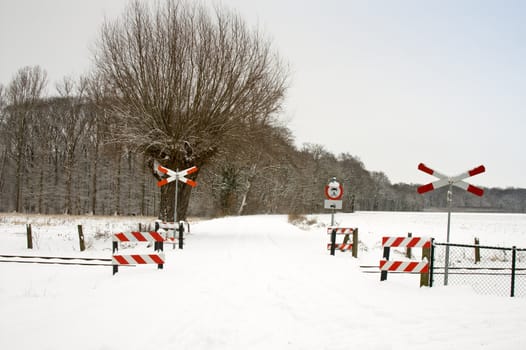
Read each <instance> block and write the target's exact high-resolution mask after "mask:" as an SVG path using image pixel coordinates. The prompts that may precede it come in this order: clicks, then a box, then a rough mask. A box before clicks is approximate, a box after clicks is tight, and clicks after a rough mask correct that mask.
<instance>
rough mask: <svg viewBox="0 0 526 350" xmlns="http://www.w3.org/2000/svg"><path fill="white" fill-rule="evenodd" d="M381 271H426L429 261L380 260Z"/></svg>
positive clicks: (427, 270)
mask: <svg viewBox="0 0 526 350" xmlns="http://www.w3.org/2000/svg"><path fill="white" fill-rule="evenodd" d="M380 270H381V271H391V272H416V273H428V272H429V263H428V262H426V261H391V260H380Z"/></svg>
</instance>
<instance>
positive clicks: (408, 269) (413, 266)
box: [404, 262, 418, 272]
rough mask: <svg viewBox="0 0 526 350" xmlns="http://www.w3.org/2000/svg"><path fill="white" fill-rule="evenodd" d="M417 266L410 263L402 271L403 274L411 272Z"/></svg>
mask: <svg viewBox="0 0 526 350" xmlns="http://www.w3.org/2000/svg"><path fill="white" fill-rule="evenodd" d="M417 266H418V263H417V262H410V263H409V264H407V266H406V267H405V269H404V272H412V271H413V270H414V269H415V268H416V267H417Z"/></svg>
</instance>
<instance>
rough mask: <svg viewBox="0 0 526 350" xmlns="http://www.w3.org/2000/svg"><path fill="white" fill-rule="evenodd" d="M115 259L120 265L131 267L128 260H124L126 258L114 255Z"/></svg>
mask: <svg viewBox="0 0 526 350" xmlns="http://www.w3.org/2000/svg"><path fill="white" fill-rule="evenodd" d="M113 257H114V258H115V260H117V262H118V263H119V264H120V265H129V264H130V263H129V262H128V260H126V259H124V257H122V256H121V255H114V256H113Z"/></svg>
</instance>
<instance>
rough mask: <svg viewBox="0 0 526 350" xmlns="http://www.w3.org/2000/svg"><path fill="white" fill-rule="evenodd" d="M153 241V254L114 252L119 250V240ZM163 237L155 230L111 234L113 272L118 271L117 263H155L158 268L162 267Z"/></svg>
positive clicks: (163, 258) (163, 260)
mask: <svg viewBox="0 0 526 350" xmlns="http://www.w3.org/2000/svg"><path fill="white" fill-rule="evenodd" d="M152 241H153V242H154V248H153V249H154V254H132V255H120V254H116V252H117V251H118V250H119V242H152ZM164 241H165V239H164V237H163V236H162V235H161V234H160V233H159V232H156V231H151V232H137V231H132V232H119V233H115V234H114V235H113V242H112V248H113V255H112V259H111V260H112V265H113V274H114V275H115V274H116V273H117V272H118V271H119V265H134V264H157V268H158V269H162V268H163V266H164V262H165V257H164V253H162V251H163V250H164V246H163V243H164Z"/></svg>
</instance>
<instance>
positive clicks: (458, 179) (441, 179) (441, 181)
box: [417, 163, 486, 196]
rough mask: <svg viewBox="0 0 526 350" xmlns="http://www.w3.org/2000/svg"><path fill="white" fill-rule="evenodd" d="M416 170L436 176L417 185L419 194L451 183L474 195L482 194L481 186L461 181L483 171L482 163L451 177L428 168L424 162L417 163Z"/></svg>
mask: <svg viewBox="0 0 526 350" xmlns="http://www.w3.org/2000/svg"><path fill="white" fill-rule="evenodd" d="M418 170H420V171H423V172H424V173H426V174H429V175H433V176H435V177H437V178H438V180H437V181H434V182H430V183H428V184H427V185H423V186H420V187H418V189H417V191H418V193H420V194H422V193H426V192H429V191H433V190H436V189H437V188H440V187H444V186H446V185H453V186H456V187H460V188H462V189H463V190H466V191H468V192H470V193H473V194H474V195H476V196H482V195H483V194H484V190H483V189H482V188H480V187H477V186H473V185H471V184H468V183H467V182H465V181H462V180H464V179H465V178H468V177H471V176H475V175H478V174H481V173H483V172H485V171H486V168H485V167H484V165H479V166H478V167H476V168H473V169H471V170H468V171H466V172H464V173H462V174H459V175H457V176H453V177H448V176H446V175H444V174H442V173H440V172H438V171H436V170H433V169H431V168H429V167H428V166H426V165H425V164H424V163H420V164H418Z"/></svg>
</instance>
